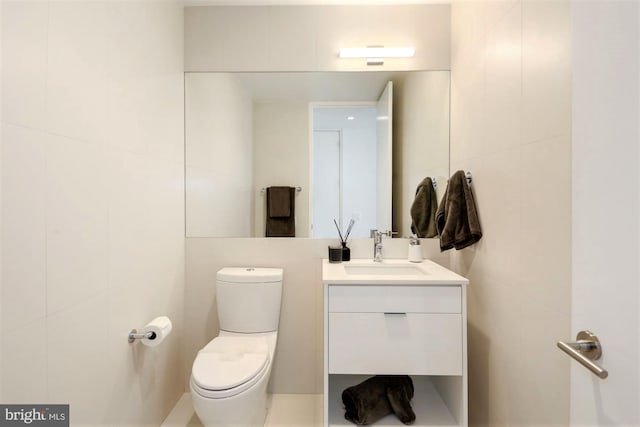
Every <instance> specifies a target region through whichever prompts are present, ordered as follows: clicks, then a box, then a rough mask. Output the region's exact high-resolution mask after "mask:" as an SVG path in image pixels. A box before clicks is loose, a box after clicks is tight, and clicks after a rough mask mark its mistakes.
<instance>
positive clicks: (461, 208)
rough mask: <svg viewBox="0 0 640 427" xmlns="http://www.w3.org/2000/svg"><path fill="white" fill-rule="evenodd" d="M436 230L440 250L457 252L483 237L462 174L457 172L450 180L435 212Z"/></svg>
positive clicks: (474, 207) (469, 191) (471, 195)
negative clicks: (454, 250) (452, 249)
mask: <svg viewBox="0 0 640 427" xmlns="http://www.w3.org/2000/svg"><path fill="white" fill-rule="evenodd" d="M436 228H437V229H438V235H439V236H440V250H441V251H446V250H448V249H451V248H456V249H458V250H460V249H462V248H466V247H467V246H469V245H472V244H474V243H476V242H477V241H478V240H480V238H482V230H481V228H480V220H479V219H478V213H477V210H476V204H475V202H474V200H473V194H472V193H471V188H470V187H469V184H468V183H467V177H466V175H465V173H464V171H461V170H460V171H457V172H456V173H455V174H453V175H452V176H451V178H450V179H449V183H448V184H447V189H446V190H445V192H444V196H443V197H442V201H441V202H440V207H439V208H438V212H437V213H436Z"/></svg>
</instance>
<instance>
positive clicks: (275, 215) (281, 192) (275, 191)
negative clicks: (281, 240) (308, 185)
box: [265, 187, 296, 237]
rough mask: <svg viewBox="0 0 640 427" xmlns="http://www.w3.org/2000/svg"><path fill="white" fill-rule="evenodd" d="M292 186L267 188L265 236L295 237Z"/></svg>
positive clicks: (294, 190)
mask: <svg viewBox="0 0 640 427" xmlns="http://www.w3.org/2000/svg"><path fill="white" fill-rule="evenodd" d="M295 195H296V189H295V188H294V187H268V188H267V214H266V217H267V220H266V231H265V236H266V237H295V236H296V218H295Z"/></svg>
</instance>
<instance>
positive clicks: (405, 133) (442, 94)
mask: <svg viewBox="0 0 640 427" xmlns="http://www.w3.org/2000/svg"><path fill="white" fill-rule="evenodd" d="M449 75H450V74H449V72H448V71H442V72H431V73H409V74H407V75H406V76H405V78H404V79H402V80H398V81H397V82H394V88H393V89H394V98H395V102H394V116H393V119H394V122H395V125H394V132H395V133H394V140H393V144H394V150H393V151H394V153H393V171H394V188H393V196H394V200H393V206H394V212H393V215H394V223H395V224H394V230H396V231H398V235H399V236H404V237H408V236H410V235H411V213H410V211H411V205H412V204H413V200H414V199H415V193H416V188H417V187H418V184H420V182H421V181H422V180H423V179H424V178H425V177H427V176H430V177H432V178H434V177H435V178H436V179H437V182H438V184H439V185H438V187H437V191H436V192H437V195H438V202H440V200H441V199H442V195H443V194H444V190H445V189H446V188H447V179H449V175H450V174H449V111H450V106H449V96H450V93H449V92H450V90H449V87H450V78H449ZM451 172H453V171H451Z"/></svg>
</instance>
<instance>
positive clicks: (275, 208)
mask: <svg viewBox="0 0 640 427" xmlns="http://www.w3.org/2000/svg"><path fill="white" fill-rule="evenodd" d="M290 193H291V187H269V188H267V213H268V215H269V218H289V217H290V216H291V200H290Z"/></svg>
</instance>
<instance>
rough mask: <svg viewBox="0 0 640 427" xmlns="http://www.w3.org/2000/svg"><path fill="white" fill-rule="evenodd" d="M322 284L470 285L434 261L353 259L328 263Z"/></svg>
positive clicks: (323, 267) (323, 266) (324, 267)
mask: <svg viewBox="0 0 640 427" xmlns="http://www.w3.org/2000/svg"><path fill="white" fill-rule="evenodd" d="M322 280H323V282H325V283H331V284H333V285H337V284H344V285H372V284H380V285H382V284H387V285H428V284H434V285H460V284H467V283H469V282H468V280H467V279H465V278H464V277H461V276H458V275H457V274H455V273H454V272H453V271H450V270H447V269H446V268H444V267H442V266H440V265H438V264H436V263H435V262H433V261H431V260H427V259H425V260H423V261H422V262H419V263H413V262H409V261H408V260H406V259H384V260H383V261H382V262H374V261H373V260H372V259H364V258H360V259H353V258H352V259H351V261H345V262H338V263H331V262H329V260H326V259H325V260H324V261H323V264H322Z"/></svg>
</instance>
